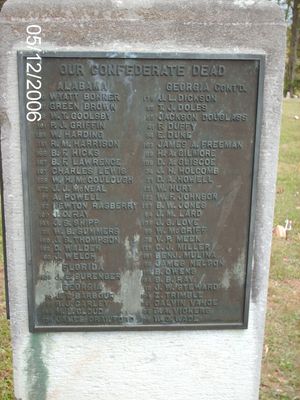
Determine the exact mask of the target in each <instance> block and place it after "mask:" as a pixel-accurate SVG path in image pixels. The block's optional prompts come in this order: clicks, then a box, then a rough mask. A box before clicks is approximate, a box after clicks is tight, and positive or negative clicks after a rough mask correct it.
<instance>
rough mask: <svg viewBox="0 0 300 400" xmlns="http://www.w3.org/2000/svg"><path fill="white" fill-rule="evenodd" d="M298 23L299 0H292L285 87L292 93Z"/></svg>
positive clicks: (294, 77)
mask: <svg viewBox="0 0 300 400" xmlns="http://www.w3.org/2000/svg"><path fill="white" fill-rule="evenodd" d="M299 25H300V0H294V4H293V20H292V27H291V41H290V46H289V47H290V48H289V58H288V70H287V81H288V84H287V89H288V91H289V92H290V93H291V96H293V95H294V90H295V83H296V71H297V50H298V42H299Z"/></svg>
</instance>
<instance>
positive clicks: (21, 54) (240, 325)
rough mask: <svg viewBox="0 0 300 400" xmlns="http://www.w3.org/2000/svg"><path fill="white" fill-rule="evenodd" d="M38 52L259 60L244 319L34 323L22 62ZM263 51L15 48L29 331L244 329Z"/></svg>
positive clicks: (71, 55) (64, 55)
mask: <svg viewBox="0 0 300 400" xmlns="http://www.w3.org/2000/svg"><path fill="white" fill-rule="evenodd" d="M36 53H38V54H39V55H40V56H41V59H43V58H107V59H126V58H129V59H166V60H168V59H173V60H193V59H194V60H236V61H238V60H241V61H258V62H259V72H258V81H257V98H256V121H255V124H254V126H255V134H254V142H253V147H254V151H253V154H252V162H253V164H252V165H253V167H252V179H251V195H250V199H249V200H250V210H249V220H248V242H247V243H246V247H247V261H246V278H245V287H244V310H243V321H242V322H236V323H226V322H223V323H222V322H221V323H220V322H219V323H212V322H210V323H199V324H187V323H183V324H160V325H158V324H156V325H130V324H128V325H52V326H44V325H36V323H35V320H34V317H35V311H34V310H35V307H34V292H33V271H32V257H31V255H32V246H33V243H32V235H31V232H32V226H31V223H30V221H31V218H30V215H31V214H32V210H31V207H30V193H29V185H28V176H29V175H28V157H27V154H28V152H27V148H28V145H27V122H26V115H25V107H24V106H23V102H24V98H25V81H26V77H25V74H24V61H25V59H26V57H28V56H31V55H34V54H36ZM265 59H266V56H265V53H257V52H255V53H236V54H232V53H218V52H217V53H191V52H139V51H128V52H119V51H67V50H66V51H65V50H59V51H48V50H42V51H35V52H34V51H28V50H24V51H23V50H19V51H17V69H18V91H19V96H18V98H19V122H20V142H21V149H20V150H21V166H22V182H23V184H22V189H23V210H24V238H25V257H26V258H25V260H26V275H27V282H26V284H27V302H28V319H29V331H30V332H32V333H34V332H86V331H90V332H105V331H162V330H172V331H173V330H212V329H214V330H221V329H247V328H248V320H249V307H250V294H251V278H252V270H253V266H254V237H255V216H256V206H257V204H256V203H257V201H256V200H257V184H258V171H259V156H260V142H261V128H262V119H263V94H264V77H265Z"/></svg>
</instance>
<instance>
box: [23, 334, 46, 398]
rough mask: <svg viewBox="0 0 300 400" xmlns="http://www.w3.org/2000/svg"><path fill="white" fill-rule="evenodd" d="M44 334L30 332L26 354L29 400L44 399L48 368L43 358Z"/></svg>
mask: <svg viewBox="0 0 300 400" xmlns="http://www.w3.org/2000/svg"><path fill="white" fill-rule="evenodd" d="M44 337H45V334H32V335H30V341H29V346H28V350H27V352H28V355H27V393H28V399H30V400H46V398H47V384H48V370H47V367H46V365H45V363H44V360H43V340H44Z"/></svg>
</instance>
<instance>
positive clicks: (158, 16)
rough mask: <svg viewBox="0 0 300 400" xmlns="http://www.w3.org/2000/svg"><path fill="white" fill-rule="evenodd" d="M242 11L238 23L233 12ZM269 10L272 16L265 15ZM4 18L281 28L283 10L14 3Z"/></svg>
mask: <svg viewBox="0 0 300 400" xmlns="http://www.w3.org/2000/svg"><path fill="white" fill-rule="evenodd" d="M237 9H240V11H239V14H238V19H237V15H236V13H233V10H235V11H236V10H237ZM266 9H267V10H268V12H265V11H266ZM1 16H2V18H5V19H8V20H15V19H18V20H26V21H28V20H30V19H33V18H34V19H36V18H37V19H39V20H43V21H47V20H49V19H51V21H55V19H59V20H61V21H66V20H67V21H68V20H72V19H76V20H79V21H80V20H83V21H84V20H86V19H89V20H90V19H91V18H93V19H96V20H113V21H118V20H127V21H130V20H132V21H138V20H141V21H151V20H164V22H165V23H172V22H175V21H176V23H178V22H180V21H182V22H184V23H185V24H189V23H193V24H207V22H206V21H207V20H209V24H210V25H211V24H217V25H219V24H226V23H230V24H232V23H233V22H234V23H235V24H237V25H239V24H247V23H249V24H262V23H266V24H274V25H277V24H280V23H284V19H283V12H282V10H281V9H280V8H279V6H278V5H277V4H275V3H273V2H271V1H267V0H164V1H163V2H162V1H160V0H85V1H80V0H66V1H64V2H61V1H60V0H52V1H51V2H49V1H48V0H39V1H38V2H37V1H36V0H11V1H8V2H6V3H5V4H4V6H3V10H2V13H1Z"/></svg>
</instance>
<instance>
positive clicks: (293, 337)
mask: <svg viewBox="0 0 300 400" xmlns="http://www.w3.org/2000/svg"><path fill="white" fill-rule="evenodd" d="M296 115H298V116H299V117H300V101H299V100H286V101H285V102H284V113H283V123H282V135H281V145H280V161H279V170H278V183H277V200H276V211H275V221H274V225H278V224H280V225H284V222H285V219H287V218H288V219H291V220H292V221H293V230H292V231H291V232H290V234H289V236H288V240H285V239H279V238H274V240H273V248H272V261H271V271H270V287H269V295H268V312H267V325H266V336H265V346H264V359H263V373H262V384H261V394H260V399H261V400H271V399H278V400H300V306H299V298H300V119H295V116H296ZM0 240H2V239H1V238H0ZM0 245H1V243H0ZM0 247H1V246H0ZM3 286H4V285H3V270H2V268H0V293H1V297H0V344H1V347H0V400H12V399H13V395H12V367H11V346H10V337H9V328H8V322H7V321H6V319H5V299H4V294H2V293H3V292H4V291H3ZM183 400H184V399H183ZM241 400H243V399H241Z"/></svg>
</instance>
